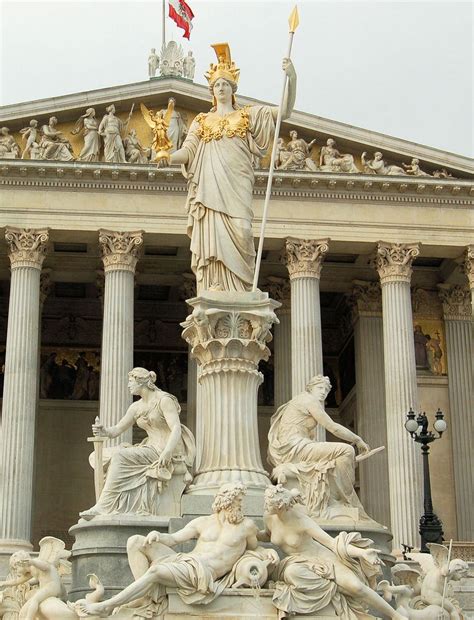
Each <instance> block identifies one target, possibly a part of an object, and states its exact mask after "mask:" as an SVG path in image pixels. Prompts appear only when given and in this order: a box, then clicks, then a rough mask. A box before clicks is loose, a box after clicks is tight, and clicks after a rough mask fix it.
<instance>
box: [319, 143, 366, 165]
mask: <svg viewBox="0 0 474 620" xmlns="http://www.w3.org/2000/svg"><path fill="white" fill-rule="evenodd" d="M319 169H320V170H322V171H324V172H350V173H356V172H360V170H359V168H357V166H356V165H355V163H354V157H353V155H350V154H349V153H345V154H341V153H340V152H339V151H338V150H337V148H336V141H335V140H333V138H328V139H327V141H326V146H323V147H322V148H321V152H320V154H319Z"/></svg>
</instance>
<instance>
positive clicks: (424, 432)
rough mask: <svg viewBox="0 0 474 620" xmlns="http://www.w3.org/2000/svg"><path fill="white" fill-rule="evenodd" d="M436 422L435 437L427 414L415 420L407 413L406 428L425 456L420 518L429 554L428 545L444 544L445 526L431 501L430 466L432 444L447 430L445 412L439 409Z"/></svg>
mask: <svg viewBox="0 0 474 620" xmlns="http://www.w3.org/2000/svg"><path fill="white" fill-rule="evenodd" d="M435 416H436V420H435V422H434V424H433V428H434V430H435V431H436V432H437V433H438V434H437V435H435V434H434V433H433V432H432V431H429V430H428V418H427V416H426V413H424V412H423V413H419V414H418V416H417V418H416V419H415V412H414V411H413V410H412V409H410V411H409V412H408V413H407V419H406V422H405V428H406V429H407V431H408V432H409V433H410V435H411V436H412V438H413V440H414V441H416V442H417V443H420V444H421V453H422V455H423V494H424V499H423V507H424V514H423V515H422V516H421V517H420V536H421V552H422V553H429V549H428V547H427V546H426V543H441V542H443V535H444V534H443V524H442V523H441V521H440V519H439V518H438V517H437V515H436V514H435V513H434V512H433V502H432V500H431V482H430V464H429V453H430V443H432V442H433V441H435V439H440V438H441V436H442V434H443V433H444V431H445V430H446V427H447V426H446V422H445V420H444V415H443V412H442V411H441V410H440V409H438V411H437V412H436V414H435Z"/></svg>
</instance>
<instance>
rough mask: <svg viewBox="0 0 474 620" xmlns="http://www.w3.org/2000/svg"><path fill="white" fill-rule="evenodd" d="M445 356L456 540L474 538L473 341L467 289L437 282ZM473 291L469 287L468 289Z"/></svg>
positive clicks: (469, 300)
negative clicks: (442, 317)
mask: <svg viewBox="0 0 474 620" xmlns="http://www.w3.org/2000/svg"><path fill="white" fill-rule="evenodd" d="M440 288H441V290H440V297H441V299H442V301H443V311H444V325H445V328H446V348H447V356H448V379H449V383H448V392H449V404H450V409H451V433H452V438H453V461H454V484H455V490H456V516H457V527H458V534H457V539H458V540H466V541H471V540H473V539H474V513H473V506H474V455H473V449H472V438H473V437H474V417H473V412H474V362H473V360H474V343H473V332H472V318H471V314H472V311H471V303H470V302H471V299H470V293H469V291H468V290H467V288H462V287H460V286H444V285H440ZM471 291H472V289H471Z"/></svg>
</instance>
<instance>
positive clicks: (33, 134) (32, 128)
mask: <svg viewBox="0 0 474 620" xmlns="http://www.w3.org/2000/svg"><path fill="white" fill-rule="evenodd" d="M20 134H21V136H22V138H23V140H26V144H25V148H24V149H23V152H22V154H21V158H22V159H25V158H26V156H27V155H29V156H30V159H35V157H32V151H33V144H34V143H36V144H38V143H39V129H38V121H37V120H36V119H34V118H33V119H32V120H31V121H30V123H29V125H28V127H24V128H23V129H20ZM36 159H39V157H36Z"/></svg>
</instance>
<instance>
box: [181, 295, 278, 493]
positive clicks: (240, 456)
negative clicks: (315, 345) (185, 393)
mask: <svg viewBox="0 0 474 620" xmlns="http://www.w3.org/2000/svg"><path fill="white" fill-rule="evenodd" d="M188 304H189V305H191V306H192V307H193V312H192V314H190V315H189V316H188V318H187V319H186V321H185V322H184V323H183V324H182V325H183V327H184V330H183V338H184V339H185V340H186V341H187V342H188V343H189V344H190V345H191V347H192V354H193V356H194V357H195V358H196V359H197V360H198V362H199V364H200V374H199V381H200V384H201V404H200V407H199V408H198V416H199V418H200V419H198V420H197V424H196V429H197V437H196V440H197V452H198V454H199V455H200V456H199V458H198V462H199V465H198V467H197V471H196V474H195V477H194V484H193V485H192V486H191V487H190V488H189V490H188V494H193V495H195V494H199V495H207V496H212V495H213V494H215V492H216V490H217V489H218V488H219V486H220V485H221V484H223V483H225V482H242V483H244V484H245V485H246V486H247V488H248V493H249V495H260V496H261V495H263V492H264V490H265V487H266V486H267V485H268V484H269V480H268V474H267V473H266V471H265V470H264V468H263V465H262V460H261V457H260V448H259V440H258V425H257V392H258V387H259V385H260V384H261V383H262V381H263V376H262V374H261V373H260V372H259V371H258V363H259V362H260V360H262V359H265V360H267V359H268V357H269V355H270V351H269V349H268V347H267V344H266V343H267V342H268V341H269V340H270V339H271V334H270V329H271V326H272V324H273V323H274V322H275V320H276V316H275V313H274V309H275V307H276V306H277V303H276V302H275V301H273V300H272V299H269V297H268V295H267V294H266V293H240V292H239V293H224V292H219V293H218V292H215V293H211V292H210V291H204V292H203V293H202V294H201V295H199V296H198V297H195V298H194V299H190V300H188Z"/></svg>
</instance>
